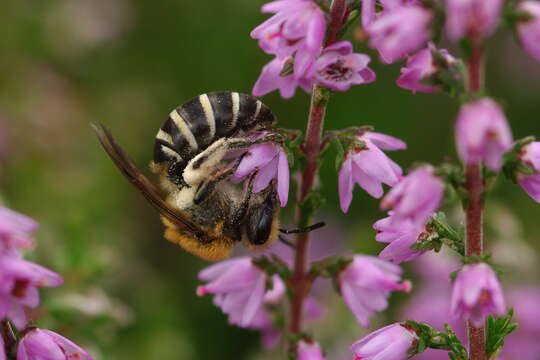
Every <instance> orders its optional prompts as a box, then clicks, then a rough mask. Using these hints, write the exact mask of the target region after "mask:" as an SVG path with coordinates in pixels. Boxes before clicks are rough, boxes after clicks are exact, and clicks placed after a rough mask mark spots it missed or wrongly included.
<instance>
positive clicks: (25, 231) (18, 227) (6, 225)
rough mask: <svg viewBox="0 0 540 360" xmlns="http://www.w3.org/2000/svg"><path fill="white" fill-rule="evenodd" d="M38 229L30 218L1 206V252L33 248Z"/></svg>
mask: <svg viewBox="0 0 540 360" xmlns="http://www.w3.org/2000/svg"><path fill="white" fill-rule="evenodd" d="M37 228H38V224H37V223H36V222H35V221H34V220H32V219H30V218H29V217H27V216H25V215H23V214H19V213H17V212H15V211H13V210H10V209H8V208H6V207H3V206H0V252H4V251H10V250H13V249H20V248H29V247H32V245H33V240H32V233H33V232H34V231H36V230H37Z"/></svg>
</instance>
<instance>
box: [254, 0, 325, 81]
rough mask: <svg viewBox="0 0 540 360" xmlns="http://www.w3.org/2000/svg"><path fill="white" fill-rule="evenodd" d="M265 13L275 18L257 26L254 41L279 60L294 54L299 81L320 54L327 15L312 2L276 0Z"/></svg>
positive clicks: (308, 0) (263, 9) (265, 7)
mask: <svg viewBox="0 0 540 360" xmlns="http://www.w3.org/2000/svg"><path fill="white" fill-rule="evenodd" d="M262 12H264V13H273V14H275V15H273V16H272V17H271V18H269V19H268V20H266V21H265V22H263V23H262V24H260V25H259V26H257V27H256V28H255V29H254V30H253V31H252V32H251V37H252V38H254V39H258V40H259V46H260V47H261V49H263V50H264V51H265V52H267V53H269V54H274V55H276V56H277V57H278V58H279V59H284V58H286V57H288V56H290V55H293V54H295V62H294V74H295V77H296V78H300V77H301V74H303V73H304V72H305V71H306V69H307V68H308V66H309V64H310V63H311V62H313V61H314V60H315V57H316V56H317V55H319V54H320V51H321V47H322V44H323V40H324V35H325V32H326V21H325V16H324V12H323V11H322V10H321V9H320V8H319V6H318V5H317V4H316V3H315V2H314V1H311V0H277V1H273V2H270V3H268V4H265V5H264V6H263V7H262Z"/></svg>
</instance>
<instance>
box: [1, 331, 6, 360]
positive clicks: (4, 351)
mask: <svg viewBox="0 0 540 360" xmlns="http://www.w3.org/2000/svg"><path fill="white" fill-rule="evenodd" d="M0 360H6V348H5V344H4V337H3V336H0Z"/></svg>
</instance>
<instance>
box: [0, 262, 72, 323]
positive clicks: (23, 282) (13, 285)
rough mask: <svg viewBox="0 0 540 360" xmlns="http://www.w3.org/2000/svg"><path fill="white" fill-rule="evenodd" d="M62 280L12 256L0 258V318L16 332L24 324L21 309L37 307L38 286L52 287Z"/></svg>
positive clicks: (23, 312)
mask: <svg viewBox="0 0 540 360" xmlns="http://www.w3.org/2000/svg"><path fill="white" fill-rule="evenodd" d="M62 283H63V280H62V277H61V276H60V275H58V274H57V273H55V272H53V271H51V270H49V269H46V268H44V267H43V266H40V265H37V264H34V263H32V262H29V261H26V260H23V259H20V258H18V257H17V256H14V255H9V256H7V255H6V256H2V257H0V319H3V318H4V317H8V318H9V319H11V321H12V322H13V324H15V326H16V327H17V328H19V329H22V328H24V326H25V325H26V321H27V320H26V314H25V311H24V307H25V306H28V307H36V306H38V305H39V293H38V289H37V288H38V287H56V286H59V285H61V284H62Z"/></svg>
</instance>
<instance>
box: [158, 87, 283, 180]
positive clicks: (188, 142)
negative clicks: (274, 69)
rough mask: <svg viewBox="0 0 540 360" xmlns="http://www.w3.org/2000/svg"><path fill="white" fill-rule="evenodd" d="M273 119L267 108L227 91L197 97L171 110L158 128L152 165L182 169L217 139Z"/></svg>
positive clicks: (265, 123)
mask: <svg viewBox="0 0 540 360" xmlns="http://www.w3.org/2000/svg"><path fill="white" fill-rule="evenodd" d="M275 120H276V119H275V117H274V115H273V114H272V112H271V111H270V109H269V108H268V107H267V106H266V105H264V104H263V103H262V102H260V101H259V100H257V99H256V98H254V97H252V96H249V95H245V94H239V93H236V92H229V91H224V92H212V93H208V94H202V95H199V96H197V97H194V98H193V99H191V100H189V101H187V102H185V103H184V104H183V105H181V106H179V107H177V108H176V109H174V110H173V111H172V112H171V114H170V115H169V118H168V119H167V120H166V121H165V123H164V124H163V126H161V128H160V130H159V132H158V134H157V135H156V141H155V143H154V162H155V163H156V164H159V163H163V162H173V163H176V166H177V167H178V168H180V169H181V168H183V167H184V166H185V165H186V164H187V163H188V161H189V160H190V159H192V158H193V157H194V156H195V155H197V154H198V153H200V152H201V151H203V150H204V149H206V148H207V147H208V146H209V145H210V144H212V143H213V142H214V141H216V140H217V139H219V138H222V137H231V136H235V135H237V134H239V133H242V132H244V133H245V132H249V131H251V130H254V129H257V128H261V127H264V126H268V125H271V124H273V123H274V122H275Z"/></svg>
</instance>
